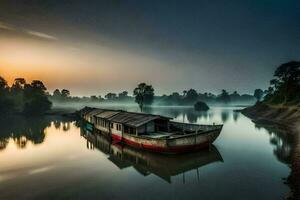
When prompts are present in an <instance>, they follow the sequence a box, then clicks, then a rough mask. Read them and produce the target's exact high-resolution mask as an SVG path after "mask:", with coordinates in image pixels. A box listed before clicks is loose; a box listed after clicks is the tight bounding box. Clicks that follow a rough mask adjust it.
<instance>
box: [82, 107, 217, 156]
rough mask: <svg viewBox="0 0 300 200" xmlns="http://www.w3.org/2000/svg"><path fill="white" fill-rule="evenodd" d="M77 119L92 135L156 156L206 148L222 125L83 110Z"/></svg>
mask: <svg viewBox="0 0 300 200" xmlns="http://www.w3.org/2000/svg"><path fill="white" fill-rule="evenodd" d="M81 117H82V118H83V119H84V120H85V121H87V123H89V124H92V125H93V128H94V129H95V131H97V132H99V133H101V134H103V135H106V136H109V137H111V138H113V140H115V141H117V142H122V143H124V144H127V145H129V146H132V147H134V148H139V149H144V150H149V151H153V152H158V153H170V154H174V153H175V154H176V153H184V152H190V151H195V150H199V149H203V148H207V147H209V146H210V145H211V144H212V143H213V142H214V141H215V140H216V138H217V137H218V136H219V135H220V133H221V130H222V127H223V125H198V124H188V123H179V122H174V121H171V119H172V118H169V117H164V116H160V115H152V114H144V113H134V112H126V111H121V110H107V109H96V108H88V107H86V108H84V109H82V110H81Z"/></svg>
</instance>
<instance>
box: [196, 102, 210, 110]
mask: <svg viewBox="0 0 300 200" xmlns="http://www.w3.org/2000/svg"><path fill="white" fill-rule="evenodd" d="M194 109H195V110H197V111H208V110H209V107H208V105H207V104H206V103H204V102H202V101H198V102H197V103H195V105H194Z"/></svg>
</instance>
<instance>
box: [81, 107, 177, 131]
mask: <svg viewBox="0 0 300 200" xmlns="http://www.w3.org/2000/svg"><path fill="white" fill-rule="evenodd" d="M83 109H86V110H89V111H88V112H86V113H85V115H87V116H96V117H99V118H103V119H107V120H110V121H113V122H116V123H120V124H125V125H127V126H131V127H139V126H141V125H144V124H146V123H148V122H150V121H152V120H155V119H166V120H169V119H172V118H170V117H165V116H161V115H153V114H146V113H136V112H127V111H123V110H109V109H99V108H91V107H85V108H83ZM83 109H82V110H83Z"/></svg>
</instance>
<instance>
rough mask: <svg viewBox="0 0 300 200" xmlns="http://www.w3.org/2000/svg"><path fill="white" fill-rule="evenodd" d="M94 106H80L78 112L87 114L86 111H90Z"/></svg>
mask: <svg viewBox="0 0 300 200" xmlns="http://www.w3.org/2000/svg"><path fill="white" fill-rule="evenodd" d="M95 109H96V108H91V107H87V106H86V107H84V108H82V109H81V110H80V112H81V113H82V114H87V113H88V112H90V111H92V110H95Z"/></svg>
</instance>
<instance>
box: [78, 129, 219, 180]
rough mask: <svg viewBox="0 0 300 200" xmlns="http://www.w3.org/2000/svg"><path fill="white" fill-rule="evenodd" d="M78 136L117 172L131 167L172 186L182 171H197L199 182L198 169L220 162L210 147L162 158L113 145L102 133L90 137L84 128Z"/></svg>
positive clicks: (121, 145) (217, 155) (216, 153)
mask: <svg viewBox="0 0 300 200" xmlns="http://www.w3.org/2000/svg"><path fill="white" fill-rule="evenodd" d="M81 135H82V136H83V137H84V138H85V139H86V140H87V148H88V149H92V150H94V149H98V150H100V151H101V152H102V153H104V154H105V155H106V157H107V159H108V160H109V161H111V162H112V163H114V165H115V166H117V167H118V168H119V169H121V170H122V169H126V168H129V167H132V168H134V169H135V170H137V171H138V172H139V173H140V174H142V175H144V176H148V175H150V174H155V175H156V176H158V177H160V178H162V179H163V180H165V181H167V182H169V183H171V182H172V177H174V176H178V175H183V176H184V173H185V172H192V171H194V172H196V173H197V174H196V175H197V177H198V179H199V171H198V170H199V169H201V167H202V166H206V165H209V164H212V163H219V162H220V163H221V162H223V158H222V156H221V154H220V152H219V151H218V149H217V148H216V147H215V146H214V145H212V146H211V148H210V149H206V150H203V151H199V152H193V153H187V154H181V155H164V154H157V153H152V152H148V151H139V150H138V149H135V148H132V147H129V146H127V145H123V144H120V143H113V142H111V141H109V140H108V139H107V137H105V136H103V135H101V134H93V133H92V132H90V131H88V130H87V129H81Z"/></svg>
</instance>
